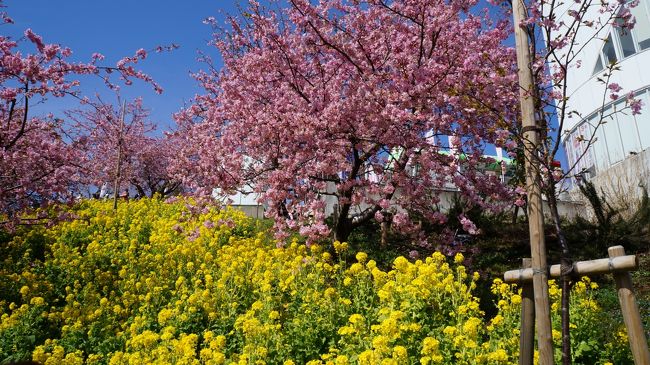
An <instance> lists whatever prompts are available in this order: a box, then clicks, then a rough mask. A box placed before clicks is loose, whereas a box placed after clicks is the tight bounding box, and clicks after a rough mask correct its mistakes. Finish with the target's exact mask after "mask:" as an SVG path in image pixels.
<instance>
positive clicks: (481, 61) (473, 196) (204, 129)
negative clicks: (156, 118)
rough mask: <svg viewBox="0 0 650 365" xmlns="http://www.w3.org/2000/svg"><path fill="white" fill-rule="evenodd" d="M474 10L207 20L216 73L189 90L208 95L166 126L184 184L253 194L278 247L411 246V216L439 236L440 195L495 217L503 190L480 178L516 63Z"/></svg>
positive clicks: (497, 28)
mask: <svg viewBox="0 0 650 365" xmlns="http://www.w3.org/2000/svg"><path fill="white" fill-rule="evenodd" d="M474 5H476V2H475V1H471V0H470V1H466V0H452V1H430V0H426V1H425V0H419V1H414V0H409V1H407V0H398V1H390V2H388V1H382V0H373V1H364V2H359V1H343V0H332V1H320V2H318V3H317V4H314V3H313V2H309V1H305V0H292V1H290V2H289V6H288V7H287V8H285V9H282V10H278V11H269V10H266V9H263V8H262V7H261V6H260V5H258V4H257V3H256V2H253V1H251V2H250V6H249V9H248V10H247V11H246V12H245V13H242V15H241V16H240V17H239V18H234V17H233V18H230V21H229V24H228V25H229V28H228V29H221V28H219V27H218V26H217V25H216V24H214V22H212V20H211V19H208V21H207V22H210V23H211V24H212V25H213V26H214V27H215V38H214V40H213V42H212V44H214V45H215V46H216V47H217V48H218V50H219V51H220V53H221V56H222V58H223V60H224V63H225V66H224V68H223V70H216V69H215V68H214V67H211V68H210V69H208V70H207V71H203V72H199V73H198V74H197V75H196V78H197V79H198V80H199V82H200V83H201V85H202V86H203V87H204V89H205V91H206V93H205V94H204V95H200V96H197V97H196V98H195V103H194V104H193V105H191V106H189V107H187V108H186V109H184V110H183V111H182V112H180V113H179V114H178V116H177V119H178V121H179V124H180V128H181V130H184V131H185V132H186V133H185V134H186V138H187V139H186V141H187V143H186V144H185V147H184V150H183V154H182V155H183V156H184V158H183V159H180V160H179V164H180V165H181V166H183V167H184V169H185V171H186V173H185V178H186V182H188V183H192V184H194V188H195V189H196V190H197V191H200V190H202V191H204V192H206V193H210V192H211V190H212V188H213V187H219V188H221V189H223V191H226V192H234V191H237V189H240V188H242V187H244V186H249V187H252V189H254V191H255V192H256V193H258V194H260V196H261V198H260V202H263V203H265V204H267V205H268V210H267V214H268V216H270V217H272V218H274V219H275V221H276V228H277V230H278V232H279V235H280V236H282V235H283V234H284V233H285V230H286V229H287V228H288V229H293V230H298V231H300V232H301V233H302V234H304V235H307V236H309V237H310V238H311V239H315V238H317V237H322V236H325V235H328V234H330V233H333V234H334V237H335V238H336V239H338V240H346V239H347V238H348V236H349V234H350V233H351V232H352V230H353V229H354V228H355V227H358V226H360V225H362V224H365V223H366V222H368V221H370V220H371V219H376V220H379V221H382V222H383V221H389V222H390V223H391V224H392V226H393V227H395V228H397V229H401V230H403V231H414V230H416V229H417V225H415V224H414V223H413V222H412V221H411V219H410V213H411V212H417V213H418V214H420V215H422V216H424V217H426V218H427V219H430V220H432V221H435V222H444V221H445V220H446V217H445V216H444V214H442V213H441V212H440V209H438V203H439V202H440V197H439V194H440V191H441V190H442V189H445V188H452V187H453V188H454V189H458V190H459V192H460V193H461V194H463V196H464V197H465V198H466V199H467V201H469V202H470V203H471V204H476V205H479V206H481V207H482V208H484V209H486V210H493V211H494V210H499V209H500V208H501V207H502V203H501V202H502V201H503V200H504V199H506V198H508V197H510V191H509V189H507V188H505V187H504V186H503V185H502V184H501V183H500V181H498V179H496V177H493V176H487V175H485V174H483V173H482V172H481V170H480V169H479V168H478V166H479V164H480V163H481V162H484V161H483V158H482V157H481V156H482V153H483V151H484V148H485V145H486V144H487V143H500V142H503V143H505V141H504V140H502V139H500V137H499V136H500V133H502V131H504V130H509V129H510V128H511V123H513V121H514V120H515V117H514V116H515V113H516V110H517V107H516V101H517V99H516V91H517V90H516V87H515V86H514V85H515V81H516V77H515V75H514V66H513V65H514V53H513V50H512V49H510V48H508V47H504V46H503V45H502V43H503V41H504V39H505V38H506V37H508V35H509V31H508V27H507V22H499V23H494V22H492V21H491V20H490V18H489V16H488V15H487V14H483V15H477V13H476V12H470V11H469V9H470V8H472V7H473V6H474ZM208 61H209V59H208ZM496 111H498V112H496ZM447 136H452V137H453V138H452V140H455V143H454V146H453V148H452V149H451V153H448V152H449V151H450V146H449V144H448V143H447ZM461 155H462V156H466V160H464V161H461V158H460V156H461ZM328 204H329V205H330V206H331V205H334V206H335V212H334V216H335V217H336V218H335V222H334V227H333V232H330V229H329V228H328V226H327V225H325V218H326V217H327V215H328V213H329V212H328V211H327V207H328ZM470 223H471V222H467V225H468V226H470V225H471V224H470Z"/></svg>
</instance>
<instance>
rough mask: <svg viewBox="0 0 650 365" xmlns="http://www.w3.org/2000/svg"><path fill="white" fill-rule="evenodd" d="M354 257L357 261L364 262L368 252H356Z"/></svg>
mask: <svg viewBox="0 0 650 365" xmlns="http://www.w3.org/2000/svg"><path fill="white" fill-rule="evenodd" d="M355 258H356V259H357V261H358V262H359V263H362V264H363V263H364V262H366V260H368V254H366V253H365V252H357V254H356V256H355Z"/></svg>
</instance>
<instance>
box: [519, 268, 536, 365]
mask: <svg viewBox="0 0 650 365" xmlns="http://www.w3.org/2000/svg"><path fill="white" fill-rule="evenodd" d="M531 265H532V260H531V259H530V258H525V259H523V263H522V268H524V269H529V268H530V266H531ZM534 353H535V298H534V293H533V283H532V282H530V281H529V282H526V283H523V285H522V286H521V329H520V331H519V365H533V355H534Z"/></svg>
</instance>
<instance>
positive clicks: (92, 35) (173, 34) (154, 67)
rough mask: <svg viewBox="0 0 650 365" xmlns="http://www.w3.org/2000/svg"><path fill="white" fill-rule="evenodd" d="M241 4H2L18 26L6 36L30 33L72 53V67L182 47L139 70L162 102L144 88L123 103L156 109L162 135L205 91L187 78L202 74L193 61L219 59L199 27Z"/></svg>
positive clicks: (56, 103)
mask: <svg viewBox="0 0 650 365" xmlns="http://www.w3.org/2000/svg"><path fill="white" fill-rule="evenodd" d="M238 3H239V2H238V1H237V0H221V1H209V0H186V1H172V0H158V1H155V0H130V1H128V0H112V1H93V0H58V1H57V0H4V5H5V6H6V7H7V8H6V9H4V10H5V11H6V12H7V13H8V14H9V16H10V17H11V18H13V20H14V22H15V24H13V25H5V26H4V29H3V30H2V31H3V34H11V35H12V36H14V37H20V36H22V32H23V31H24V30H25V29H27V28H32V30H33V31H34V32H36V33H37V34H39V35H41V36H42V37H43V40H44V41H45V42H46V43H59V44H61V45H64V46H67V47H70V48H71V49H72V51H73V56H72V58H73V60H75V61H89V60H90V56H91V55H92V54H93V53H94V52H99V53H102V54H103V55H105V56H106V59H105V60H104V63H105V64H107V65H114V64H115V62H116V61H117V60H119V59H120V58H122V57H123V56H132V55H133V54H134V52H135V51H136V50H137V49H139V48H144V49H146V50H149V49H153V48H155V47H156V46H158V45H165V44H171V43H176V44H178V45H180V48H179V49H177V50H175V51H173V52H169V53H160V54H156V53H151V54H150V55H149V57H148V58H147V59H146V60H145V61H144V62H143V63H142V64H139V67H140V69H142V70H143V71H145V72H146V73H148V74H150V75H151V76H152V77H153V78H154V79H155V80H156V81H157V82H158V83H159V84H160V85H161V86H162V87H163V89H164V90H165V91H164V93H163V94H162V95H157V94H156V93H155V92H153V89H152V88H151V87H150V86H149V85H146V84H144V83H142V82H135V83H134V84H133V85H132V86H129V87H127V86H123V87H122V94H123V95H125V96H126V97H130V98H132V97H136V96H142V97H143V99H144V103H145V105H146V106H147V107H148V108H150V109H151V110H152V119H153V121H155V122H156V123H157V124H158V125H159V126H160V129H166V128H167V127H169V126H173V125H174V122H173V120H172V117H171V114H172V113H174V112H176V111H177V110H178V109H179V108H180V107H181V106H182V105H183V102H184V101H186V100H188V99H189V98H191V97H192V96H193V95H194V94H195V93H197V92H200V89H199V88H198V87H197V84H196V82H195V81H194V79H193V78H191V77H190V75H189V73H190V71H196V70H198V69H200V68H202V67H203V66H202V65H201V64H200V63H199V62H197V61H196V58H197V50H203V51H207V52H208V53H209V54H211V55H213V56H214V57H215V58H216V57H217V52H216V49H214V48H213V47H209V46H207V42H208V40H209V39H210V38H211V33H212V30H211V28H210V27H209V26H207V25H205V24H203V23H202V21H203V20H204V19H205V18H207V17H208V16H214V17H215V18H217V19H223V15H224V14H226V13H231V14H234V13H236V12H237V4H238ZM30 51H32V52H33V49H30ZM80 80H81V82H82V86H81V91H82V92H83V94H84V95H87V96H92V95H94V93H95V92H99V93H101V94H103V95H105V97H106V101H112V100H114V97H113V96H112V95H114V94H113V93H112V92H110V91H108V90H107V88H106V87H105V86H104V84H103V83H102V82H101V81H99V80H98V79H97V78H95V77H90V78H88V77H85V78H82V79H80ZM77 105H78V104H77V102H76V101H75V100H73V99H71V98H63V99H56V98H50V99H49V100H48V101H47V103H44V104H42V105H39V106H37V107H36V108H38V109H37V110H38V111H47V112H54V113H55V114H60V113H61V111H62V110H65V109H69V108H71V107H75V106H77ZM35 112H36V110H35Z"/></svg>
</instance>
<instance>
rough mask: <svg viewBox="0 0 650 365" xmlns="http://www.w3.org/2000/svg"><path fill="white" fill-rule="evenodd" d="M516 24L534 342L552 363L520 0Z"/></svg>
mask: <svg viewBox="0 0 650 365" xmlns="http://www.w3.org/2000/svg"><path fill="white" fill-rule="evenodd" d="M512 14H513V18H514V25H515V27H514V28H515V47H516V51H517V66H518V68H519V71H518V76H519V102H520V105H521V120H522V130H523V131H524V147H525V150H524V151H525V152H524V153H525V170H526V191H527V192H528V217H529V219H528V229H529V232H530V253H531V257H532V270H533V273H534V275H533V288H534V296H535V318H536V319H537V341H538V345H539V364H540V365H550V364H553V338H552V335H551V311H550V301H549V295H548V277H547V273H546V266H547V264H546V242H545V241H544V216H543V214H542V192H541V185H540V177H539V168H538V167H539V166H538V165H539V163H538V161H537V156H536V153H537V148H538V145H539V131H538V129H537V125H536V123H535V102H534V100H533V98H532V95H531V93H532V90H533V87H534V84H533V74H532V70H531V69H530V63H531V60H532V58H531V55H530V49H529V47H530V46H529V44H528V34H527V33H526V31H525V30H524V29H522V27H520V26H519V24H521V23H522V21H523V20H524V19H525V18H526V10H525V4H524V3H523V0H515V1H513V2H512Z"/></svg>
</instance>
